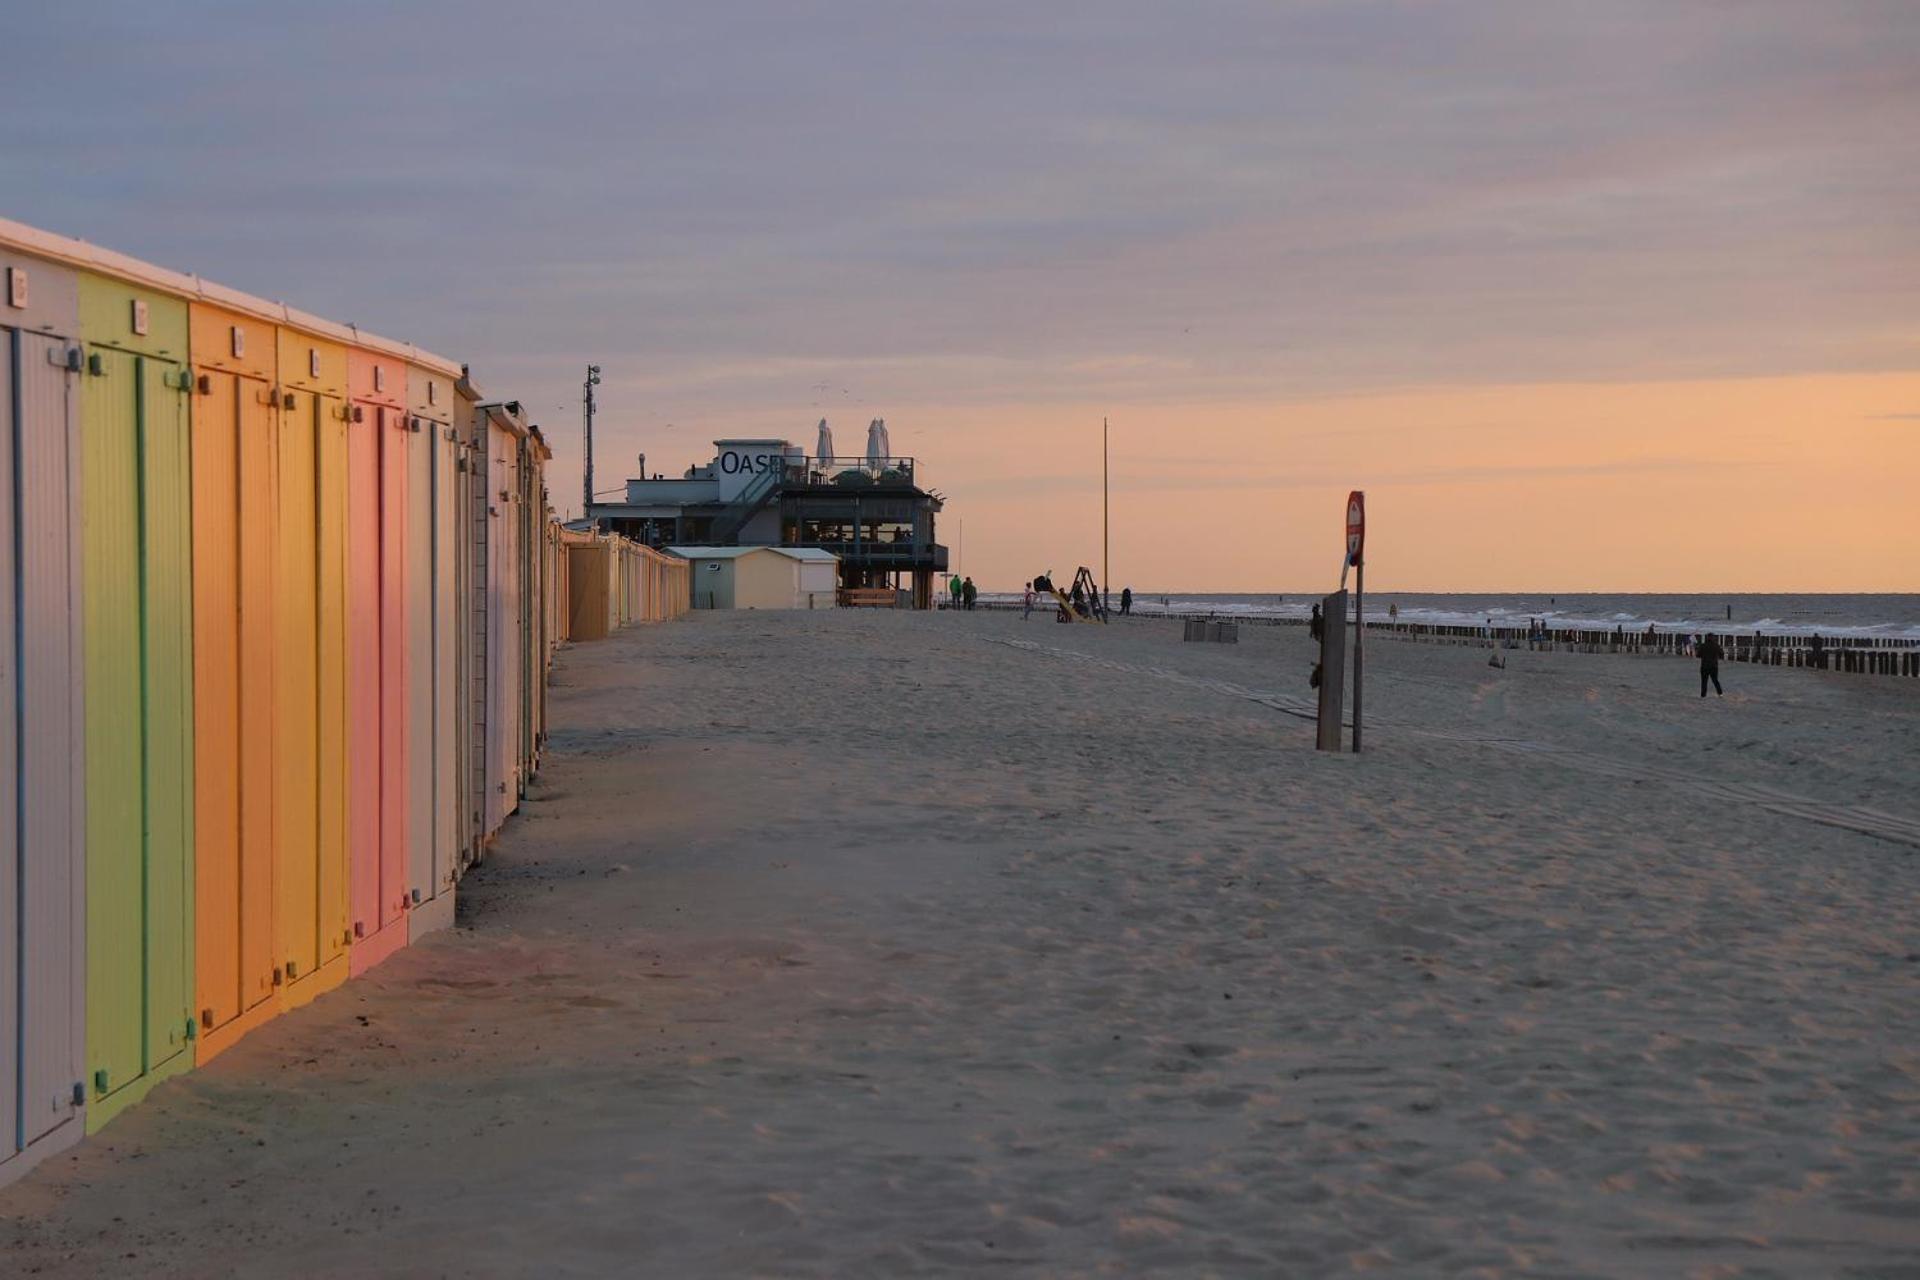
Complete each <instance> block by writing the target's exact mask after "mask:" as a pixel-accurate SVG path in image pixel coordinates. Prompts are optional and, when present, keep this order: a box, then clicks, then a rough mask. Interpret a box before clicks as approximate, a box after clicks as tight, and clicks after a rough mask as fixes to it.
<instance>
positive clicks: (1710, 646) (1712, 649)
mask: <svg viewBox="0 0 1920 1280" xmlns="http://www.w3.org/2000/svg"><path fill="white" fill-rule="evenodd" d="M1694 652H1695V653H1697V654H1698V655H1699V656H1700V696H1701V697H1703V698H1704V697H1706V696H1707V682H1708V681H1709V680H1711V681H1712V682H1713V691H1714V693H1715V694H1716V695H1718V696H1720V697H1725V696H1726V690H1724V689H1722V688H1721V687H1720V656H1721V654H1722V652H1723V650H1722V649H1721V648H1720V642H1719V641H1718V640H1715V639H1714V638H1713V637H1712V636H1708V637H1706V638H1705V639H1704V640H1702V641H1701V642H1700V643H1699V645H1698V646H1696V647H1695V649H1694Z"/></svg>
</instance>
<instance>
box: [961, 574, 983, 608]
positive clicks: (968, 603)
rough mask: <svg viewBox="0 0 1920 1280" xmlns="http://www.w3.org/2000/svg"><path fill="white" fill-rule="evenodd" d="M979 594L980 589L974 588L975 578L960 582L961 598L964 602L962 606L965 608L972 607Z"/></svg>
mask: <svg viewBox="0 0 1920 1280" xmlns="http://www.w3.org/2000/svg"><path fill="white" fill-rule="evenodd" d="M979 594H980V593H979V591H977V590H976V589H975V588H974V585H973V579H972V578H971V577H969V578H968V579H967V580H966V581H965V582H962V583H961V584H960V598H961V600H962V601H963V602H964V603H963V604H962V605H961V606H960V607H961V608H963V609H969V610H970V609H972V608H973V602H974V599H975V598H976V597H977V596H978V595H979Z"/></svg>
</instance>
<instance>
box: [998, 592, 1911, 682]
mask: <svg viewBox="0 0 1920 1280" xmlns="http://www.w3.org/2000/svg"><path fill="white" fill-rule="evenodd" d="M975 607H976V608H980V609H992V610H996V611H1001V612H1005V611H1007V610H1012V611H1014V612H1016V613H1017V612H1019V611H1020V610H1021V608H1022V607H1023V606H1022V605H1021V604H1020V602H1019V601H1017V600H994V601H986V600H982V601H981V602H980V603H979V604H978V605H977V606H975ZM1033 611H1034V613H1036V614H1040V615H1043V616H1045V617H1047V618H1052V616H1053V606H1052V605H1051V604H1049V605H1047V606H1045V607H1044V608H1043V607H1042V606H1041V605H1040V604H1039V603H1038V602H1036V603H1035V605H1034V610H1033ZM1114 616H1116V617H1117V616H1118V615H1117V614H1116V615H1114ZM1132 617H1133V618H1139V619H1143V620H1147V621H1161V620H1166V621H1172V622H1238V623H1240V624H1241V625H1242V626H1255V627H1304V626H1306V625H1307V620H1306V619H1305V618H1273V617H1258V616H1249V615H1246V614H1239V613H1230V614H1219V613H1200V612H1196V613H1176V612H1167V613H1162V612H1159V611H1158V610H1156V611H1154V612H1151V613H1135V614H1133V615H1132ZM1367 634H1368V635H1370V636H1371V635H1380V636H1386V637H1390V638H1392V639H1395V640H1407V641H1412V642H1414V643H1417V644H1455V645H1475V646H1478V647H1480V648H1486V649H1491V648H1501V649H1521V650H1532V651H1534V652H1545V653H1613V654H1625V655H1627V656H1630V657H1663V658H1691V657H1693V656H1694V646H1695V644H1696V642H1698V641H1701V640H1705V639H1707V638H1709V637H1711V638H1712V639H1715V640H1718V641H1719V642H1720V649H1721V652H1722V655H1723V656H1722V658H1721V661H1723V662H1745V663H1753V664H1756V665H1759V666H1763V667H1803V668H1806V669H1808V670H1815V671H1835V672H1840V673H1841V674H1844V675H1862V676H1905V677H1908V678H1912V679H1920V640H1912V639H1902V638H1899V637H1895V636H1826V635H1822V636H1821V637H1820V647H1819V648H1818V649H1816V648H1814V646H1813V639H1814V638H1813V637H1812V636H1810V635H1806V636H1803V635H1767V634H1766V633H1764V632H1760V633H1755V632H1751V631H1748V632H1738V631H1714V632H1697V633H1693V634H1687V633H1683V632H1677V631H1656V632H1653V633H1652V634H1651V635H1649V634H1648V633H1647V632H1645V631H1626V630H1607V629H1602V628H1588V627H1547V628H1545V629H1543V630H1539V631H1536V630H1534V629H1532V628H1530V627H1525V626H1518V627H1501V626H1495V627H1487V626H1471V625H1456V624H1439V623H1430V622H1399V621H1396V620H1393V619H1389V618H1369V619H1367Z"/></svg>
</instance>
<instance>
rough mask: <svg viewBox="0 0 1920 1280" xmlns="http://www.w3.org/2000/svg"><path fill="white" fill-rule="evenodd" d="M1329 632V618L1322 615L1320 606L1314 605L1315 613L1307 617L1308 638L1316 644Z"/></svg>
mask: <svg viewBox="0 0 1920 1280" xmlns="http://www.w3.org/2000/svg"><path fill="white" fill-rule="evenodd" d="M1326 633H1327V620H1326V619H1325V618H1323V617H1321V616H1320V606H1319V605H1315V606H1313V614H1312V616H1310V617H1309V618H1308V619H1307V639H1309V640H1311V641H1313V642H1314V643H1315V644H1318V643H1319V642H1320V638H1321V637H1322V636H1324V635H1326Z"/></svg>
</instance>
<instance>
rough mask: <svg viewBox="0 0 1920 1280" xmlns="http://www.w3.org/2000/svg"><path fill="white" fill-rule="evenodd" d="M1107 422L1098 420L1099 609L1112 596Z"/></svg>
mask: <svg viewBox="0 0 1920 1280" xmlns="http://www.w3.org/2000/svg"><path fill="white" fill-rule="evenodd" d="M1107 494H1108V490H1107V420H1106V419H1105V418H1102V419H1100V607H1101V608H1102V609H1105V608H1106V604H1107V597H1108V596H1110V595H1112V594H1113V578H1112V576H1111V575H1112V573H1113V565H1112V563H1111V562H1112V559H1113V535H1112V533H1111V529H1112V525H1110V524H1109V523H1108V521H1107Z"/></svg>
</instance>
